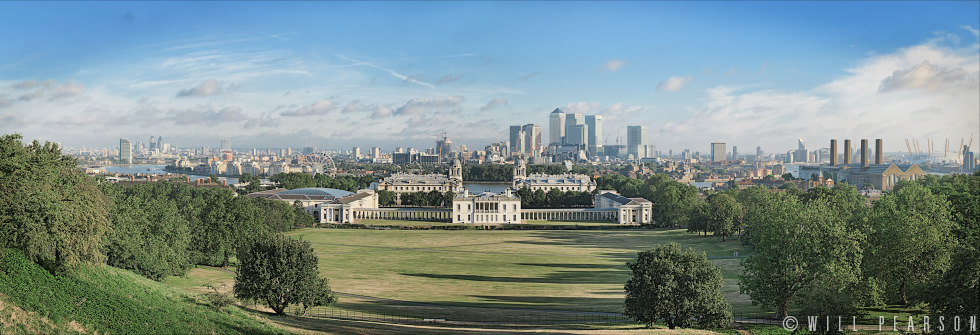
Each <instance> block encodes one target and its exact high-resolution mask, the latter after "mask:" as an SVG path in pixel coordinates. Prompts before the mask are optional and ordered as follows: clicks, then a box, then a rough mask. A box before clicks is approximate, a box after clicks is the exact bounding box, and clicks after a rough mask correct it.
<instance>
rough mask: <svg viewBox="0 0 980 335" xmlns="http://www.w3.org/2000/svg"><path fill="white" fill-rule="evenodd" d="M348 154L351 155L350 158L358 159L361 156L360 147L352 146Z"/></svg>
mask: <svg viewBox="0 0 980 335" xmlns="http://www.w3.org/2000/svg"><path fill="white" fill-rule="evenodd" d="M350 156H351V159H353V160H355V161H356V160H358V159H360V158H361V148H358V147H354V148H353V149H351V150H350Z"/></svg>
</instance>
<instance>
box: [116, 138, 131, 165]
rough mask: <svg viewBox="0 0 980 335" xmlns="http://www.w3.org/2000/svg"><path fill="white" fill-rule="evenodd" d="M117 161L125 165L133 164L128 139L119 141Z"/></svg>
mask: <svg viewBox="0 0 980 335" xmlns="http://www.w3.org/2000/svg"><path fill="white" fill-rule="evenodd" d="M119 160H120V161H121V162H123V163H125V164H133V143H131V142H129V139H126V138H120V139H119Z"/></svg>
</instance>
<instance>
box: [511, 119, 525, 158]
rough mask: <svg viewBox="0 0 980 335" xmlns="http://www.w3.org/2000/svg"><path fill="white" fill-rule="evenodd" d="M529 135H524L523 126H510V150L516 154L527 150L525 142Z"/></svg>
mask: <svg viewBox="0 0 980 335" xmlns="http://www.w3.org/2000/svg"><path fill="white" fill-rule="evenodd" d="M526 139H527V137H526V136H524V128H523V127H521V126H510V152H511V153H513V154H514V155H518V154H522V153H524V152H525V149H524V148H525V147H526V146H527V145H526V144H525V143H524V140H526Z"/></svg>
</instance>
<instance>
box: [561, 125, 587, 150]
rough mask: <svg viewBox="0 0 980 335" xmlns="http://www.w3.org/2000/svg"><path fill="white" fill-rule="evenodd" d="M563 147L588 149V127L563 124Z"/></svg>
mask: <svg viewBox="0 0 980 335" xmlns="http://www.w3.org/2000/svg"><path fill="white" fill-rule="evenodd" d="M565 145H566V146H576V147H579V148H588V147H589V126H587V125H584V124H576V125H571V126H569V125H568V124H567V123H566V124H565Z"/></svg>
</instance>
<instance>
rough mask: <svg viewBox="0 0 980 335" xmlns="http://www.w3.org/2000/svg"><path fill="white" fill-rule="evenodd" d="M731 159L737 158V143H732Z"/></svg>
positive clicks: (735, 159)
mask: <svg viewBox="0 0 980 335" xmlns="http://www.w3.org/2000/svg"><path fill="white" fill-rule="evenodd" d="M732 160H733V161H737V160H738V146H737V145H733V146H732Z"/></svg>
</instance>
